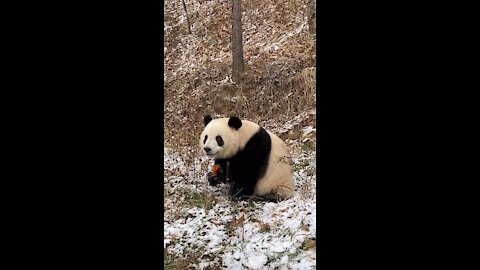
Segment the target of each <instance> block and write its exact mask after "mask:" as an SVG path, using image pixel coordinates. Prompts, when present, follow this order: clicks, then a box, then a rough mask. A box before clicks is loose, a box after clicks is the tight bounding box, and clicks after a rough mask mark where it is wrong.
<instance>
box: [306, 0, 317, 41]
mask: <svg viewBox="0 0 480 270" xmlns="http://www.w3.org/2000/svg"><path fill="white" fill-rule="evenodd" d="M307 10H308V32H309V33H310V34H315V33H316V31H317V0H308V4H307Z"/></svg>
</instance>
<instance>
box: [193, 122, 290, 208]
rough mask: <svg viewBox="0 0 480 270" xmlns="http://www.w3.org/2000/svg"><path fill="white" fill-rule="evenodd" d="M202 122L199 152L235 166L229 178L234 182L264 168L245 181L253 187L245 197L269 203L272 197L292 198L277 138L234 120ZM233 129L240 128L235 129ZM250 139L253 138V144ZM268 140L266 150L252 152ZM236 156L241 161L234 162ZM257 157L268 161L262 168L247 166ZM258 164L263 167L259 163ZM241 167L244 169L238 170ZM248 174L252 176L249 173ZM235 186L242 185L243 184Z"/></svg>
mask: <svg viewBox="0 0 480 270" xmlns="http://www.w3.org/2000/svg"><path fill="white" fill-rule="evenodd" d="M235 120H236V121H237V122H235ZM204 121H205V124H206V126H205V129H204V130H203V132H202V134H201V135H200V147H201V149H202V150H204V149H207V150H208V152H207V156H209V157H210V158H213V159H215V160H216V161H218V160H226V161H227V162H229V165H230V166H236V170H235V171H236V172H241V173H237V174H236V175H235V174H234V175H230V176H231V177H232V178H233V179H234V181H237V182H242V181H245V179H239V178H245V176H246V175H248V176H250V175H253V176H255V175H257V174H256V173H257V172H259V171H260V170H262V168H261V167H264V168H263V170H264V174H262V173H259V174H260V175H259V177H258V179H249V181H250V182H251V184H253V185H254V187H252V188H253V194H246V195H247V196H248V195H256V196H260V197H266V198H268V199H270V200H275V199H274V197H276V198H278V199H288V198H290V197H292V195H293V180H292V172H291V167H290V164H289V160H290V159H289V156H288V149H287V146H286V145H285V143H284V142H283V141H282V140H281V139H280V138H279V137H278V136H276V135H275V134H273V133H271V132H270V131H267V130H265V129H263V128H261V127H260V126H259V125H258V124H256V123H254V122H251V121H248V120H240V119H239V118H238V117H231V118H218V119H211V117H210V116H208V115H207V116H205V118H204ZM232 121H233V122H232ZM240 121H241V124H240ZM232 123H233V124H232ZM235 126H240V127H239V128H238V129H236V127H235ZM217 136H220V137H221V140H222V141H223V145H219V143H218V141H217ZM252 137H254V138H255V140H254V141H253V140H252ZM268 137H269V138H268ZM268 141H271V147H270V149H268V150H266V149H265V150H261V151H259V152H256V150H257V149H255V148H257V147H258V148H262V149H263V148H264V146H265V145H266V144H268ZM247 145H249V149H245V147H246V146H247ZM204 151H206V150H204ZM242 151H244V152H242ZM239 153H242V154H243V157H242V159H241V160H242V161H238V159H237V157H238V156H239ZM245 155H247V156H245ZM257 155H260V156H263V155H268V157H267V156H265V158H266V160H268V162H267V163H266V164H267V165H266V168H265V166H257V163H250V161H249V160H250V159H258V158H259V157H257ZM260 163H261V164H263V162H262V161H261V162H260ZM244 164H245V165H244ZM253 164H254V165H253ZM250 165H252V166H250ZM243 166H245V167H248V168H242V167H243ZM248 172H252V173H251V174H249V173H248ZM234 173H235V172H234ZM253 178H255V177H253ZM249 181H246V182H245V183H247V182H249ZM237 184H239V185H240V186H242V184H243V183H237Z"/></svg>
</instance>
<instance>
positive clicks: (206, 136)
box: [203, 135, 208, 144]
mask: <svg viewBox="0 0 480 270" xmlns="http://www.w3.org/2000/svg"><path fill="white" fill-rule="evenodd" d="M207 138H208V135H205V140H203V144H205V142H206V141H207Z"/></svg>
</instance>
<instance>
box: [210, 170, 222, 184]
mask: <svg viewBox="0 0 480 270" xmlns="http://www.w3.org/2000/svg"><path fill="white" fill-rule="evenodd" d="M207 178H208V183H209V184H210V186H213V187H214V186H216V185H217V184H218V183H220V182H221V181H222V179H221V178H220V177H219V176H218V175H215V174H213V173H212V172H209V173H208V174H207Z"/></svg>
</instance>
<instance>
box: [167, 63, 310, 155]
mask: <svg viewBox="0 0 480 270" xmlns="http://www.w3.org/2000/svg"><path fill="white" fill-rule="evenodd" d="M274 74H276V73H274V72H271V73H268V72H266V73H265V76H264V77H263V81H262V82H255V81H253V80H249V76H251V75H250V74H249V73H248V69H247V71H246V72H245V74H244V78H245V79H244V82H242V83H241V84H237V85H232V84H231V85H225V86H223V87H222V88H220V89H210V90H205V91H208V92H207V94H205V95H197V96H187V95H186V96H184V97H183V98H182V97H179V96H177V95H175V92H174V91H172V92H165V109H164V114H165V121H164V130H165V135H164V136H165V138H164V139H165V144H166V145H167V146H171V147H172V146H192V145H196V144H197V143H198V136H199V134H200V133H201V131H202V129H203V116H204V115H205V114H207V113H208V114H211V115H212V116H214V115H221V116H231V115H237V116H239V117H241V118H246V119H249V120H251V121H254V122H258V123H260V124H262V122H263V121H266V120H269V121H272V122H276V123H279V124H280V123H285V122H286V121H287V120H289V119H290V118H291V117H293V116H295V115H297V114H298V113H300V112H302V111H305V110H309V109H312V108H315V106H316V103H315V98H314V94H315V80H316V78H315V67H307V68H304V69H303V70H301V72H299V73H297V74H295V75H293V76H290V77H286V78H285V79H281V78H282V77H280V78H279V76H276V75H274ZM186 84H188V83H186ZM311 120H312V122H311V123H309V124H311V125H313V126H315V124H314V123H313V121H315V119H311ZM295 131H297V132H296V133H294V134H291V135H294V136H289V137H290V138H292V137H293V138H298V137H299V135H300V132H298V129H297V130H295Z"/></svg>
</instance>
